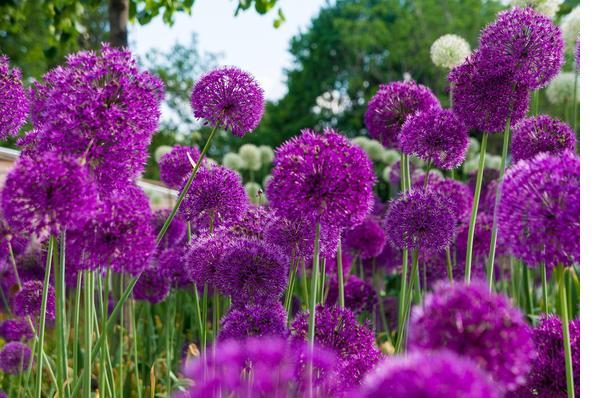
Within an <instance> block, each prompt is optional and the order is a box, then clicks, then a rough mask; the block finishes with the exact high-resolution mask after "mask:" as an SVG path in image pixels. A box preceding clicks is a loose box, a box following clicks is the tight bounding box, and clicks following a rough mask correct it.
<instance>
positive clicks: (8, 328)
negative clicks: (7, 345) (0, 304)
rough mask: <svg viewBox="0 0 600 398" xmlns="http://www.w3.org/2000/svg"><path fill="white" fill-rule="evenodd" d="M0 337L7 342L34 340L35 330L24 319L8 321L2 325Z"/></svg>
mask: <svg viewBox="0 0 600 398" xmlns="http://www.w3.org/2000/svg"><path fill="white" fill-rule="evenodd" d="M0 337H2V338H3V339H4V340H5V341H21V340H29V339H32V338H33V330H31V328H30V327H29V324H28V323H27V322H25V320H23V319H7V320H5V321H4V322H2V323H0Z"/></svg>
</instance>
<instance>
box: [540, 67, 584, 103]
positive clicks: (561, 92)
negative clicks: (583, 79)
mask: <svg viewBox="0 0 600 398" xmlns="http://www.w3.org/2000/svg"><path fill="white" fill-rule="evenodd" d="M575 79H576V75H575V73H573V72H561V73H559V74H558V76H556V77H555V78H554V79H552V81H551V82H550V84H549V85H548V88H546V97H547V98H548V101H550V102H551V103H553V104H555V105H564V104H568V103H570V102H573V94H576V96H577V97H576V98H577V101H579V82H577V90H576V91H577V92H576V93H575V83H576V80H575Z"/></svg>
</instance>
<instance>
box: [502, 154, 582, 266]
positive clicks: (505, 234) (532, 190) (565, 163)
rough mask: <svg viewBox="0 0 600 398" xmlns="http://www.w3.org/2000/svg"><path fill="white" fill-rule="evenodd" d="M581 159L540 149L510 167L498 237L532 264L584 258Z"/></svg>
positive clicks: (550, 263) (558, 262)
mask: <svg viewBox="0 0 600 398" xmlns="http://www.w3.org/2000/svg"><path fill="white" fill-rule="evenodd" d="M579 184H580V176H579V158H578V157H577V156H576V155H574V154H572V153H569V152H565V153H564V154H562V155H558V156H553V155H549V154H547V153H544V154H540V155H538V156H536V157H535V158H534V159H531V160H527V161H525V160H522V161H520V162H519V163H517V164H516V165H514V166H513V167H511V168H510V169H509V170H508V171H507V173H506V176H505V178H504V182H503V184H502V197H501V198H500V203H499V205H498V236H499V237H501V239H502V240H503V241H504V242H505V243H506V244H507V245H508V247H509V248H510V251H511V252H512V254H513V255H514V256H515V257H517V258H520V259H522V260H523V262H524V263H525V264H526V265H528V266H530V267H537V266H539V264H540V263H541V262H544V263H545V264H546V266H547V267H555V266H557V265H559V264H563V265H565V266H569V265H572V264H574V263H578V262H579V218H580V214H579V213H580V209H579V195H580V193H579V191H580V186H579Z"/></svg>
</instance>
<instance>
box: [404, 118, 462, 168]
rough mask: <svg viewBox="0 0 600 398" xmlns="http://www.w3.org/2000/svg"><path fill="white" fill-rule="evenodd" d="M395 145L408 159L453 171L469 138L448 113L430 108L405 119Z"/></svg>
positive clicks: (458, 120)
mask: <svg viewBox="0 0 600 398" xmlns="http://www.w3.org/2000/svg"><path fill="white" fill-rule="evenodd" d="M398 142H399V144H398V148H399V149H400V150H401V151H402V152H404V153H406V154H408V155H414V156H417V157H419V158H420V159H422V160H424V161H427V162H429V161H430V162H432V163H433V165H434V166H435V167H438V168H441V169H453V168H455V167H457V166H459V165H460V164H461V163H462V162H463V161H464V160H465V155H466V154H467V147H468V146H469V136H468V132H467V128H466V127H465V125H464V124H463V122H462V121H461V120H460V119H459V118H458V117H457V116H456V115H455V114H454V113H453V112H452V111H451V110H448V109H441V108H430V109H428V110H426V111H423V112H417V113H414V114H412V115H409V116H408V117H407V118H406V122H405V123H404V125H403V126H402V130H401V131H400V134H399V136H398Z"/></svg>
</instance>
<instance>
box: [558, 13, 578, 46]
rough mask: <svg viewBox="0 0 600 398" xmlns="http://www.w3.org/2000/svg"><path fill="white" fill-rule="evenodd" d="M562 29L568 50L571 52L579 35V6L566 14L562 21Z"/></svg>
mask: <svg viewBox="0 0 600 398" xmlns="http://www.w3.org/2000/svg"><path fill="white" fill-rule="evenodd" d="M560 29H561V30H562V33H563V39H564V40H565V45H566V49H565V50H566V52H570V51H572V49H573V46H574V45H575V42H576V41H577V38H578V37H579V6H577V7H575V8H573V10H571V12H570V13H568V14H567V15H565V16H564V17H563V19H562V21H561V23H560Z"/></svg>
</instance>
